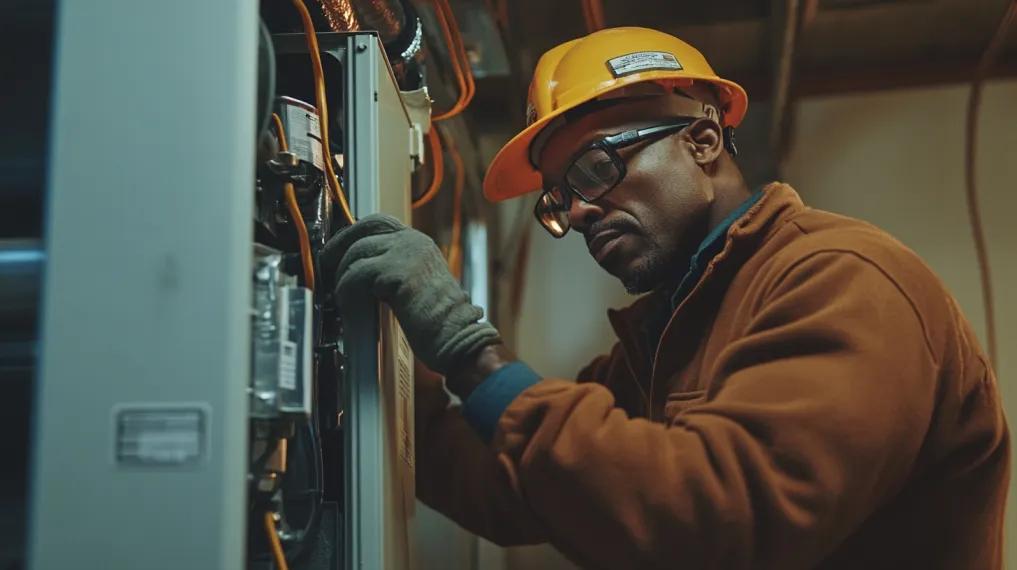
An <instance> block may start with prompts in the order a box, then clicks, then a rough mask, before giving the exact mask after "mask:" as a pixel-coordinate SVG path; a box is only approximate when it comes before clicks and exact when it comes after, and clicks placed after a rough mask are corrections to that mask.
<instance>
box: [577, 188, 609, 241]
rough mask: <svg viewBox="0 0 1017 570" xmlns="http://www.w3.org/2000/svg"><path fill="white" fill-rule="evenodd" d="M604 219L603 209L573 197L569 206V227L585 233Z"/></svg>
mask: <svg viewBox="0 0 1017 570" xmlns="http://www.w3.org/2000/svg"><path fill="white" fill-rule="evenodd" d="M603 217H604V208H603V207H601V206H600V205H598V204H594V203H590V202H584V201H582V200H580V199H579V198H577V197H575V196H573V198H572V203H571V204H569V225H571V226H572V229H574V230H576V231H578V232H581V233H586V229H587V228H589V227H590V225H591V224H593V223H594V222H596V221H598V220H600V219H602V218H603Z"/></svg>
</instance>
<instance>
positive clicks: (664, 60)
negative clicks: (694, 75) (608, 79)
mask: <svg viewBox="0 0 1017 570" xmlns="http://www.w3.org/2000/svg"><path fill="white" fill-rule="evenodd" d="M607 66H608V67H609V68H610V69H611V73H613V74H614V76H615V77H621V76H623V75H629V74H630V73H638V72H640V71H649V70H665V71H676V70H681V69H683V68H682V64H681V63H679V62H678V58H676V57H675V56H674V55H673V54H670V53H667V52H664V51H637V52H636V53H630V54H628V55H622V56H618V57H615V58H612V59H609V60H607Z"/></svg>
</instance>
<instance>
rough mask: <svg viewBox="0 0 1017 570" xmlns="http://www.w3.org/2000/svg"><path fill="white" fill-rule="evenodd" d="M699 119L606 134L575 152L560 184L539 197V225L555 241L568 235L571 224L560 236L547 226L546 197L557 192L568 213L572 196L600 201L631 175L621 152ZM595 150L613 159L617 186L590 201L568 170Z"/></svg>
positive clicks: (678, 129)
mask: <svg viewBox="0 0 1017 570" xmlns="http://www.w3.org/2000/svg"><path fill="white" fill-rule="evenodd" d="M697 120H699V117H683V118H681V119H673V120H670V121H667V122H665V123H659V124H656V125H653V126H649V127H643V128H641V129H631V130H628V131H624V132H621V133H617V134H614V135H607V136H605V137H602V138H600V139H598V140H596V141H594V142H592V143H590V144H589V145H587V146H586V147H584V148H582V149H580V150H579V151H577V152H576V153H574V154H573V155H572V157H571V158H569V162H568V168H566V169H565V174H564V176H563V177H562V181H561V184H558V185H555V186H553V187H551V188H545V189H544V190H543V191H541V193H540V196H539V197H538V198H537V203H536V204H534V206H533V215H534V217H536V218H537V222H538V223H540V225H541V226H542V227H543V228H544V229H545V230H547V232H548V233H549V234H551V235H552V236H554V237H556V238H561V237H564V236H565V234H567V233H568V231H569V228H570V227H571V224H569V227H566V228H565V231H563V232H561V234H560V235H559V234H558V233H556V232H555V231H553V230H551V228H549V227H548V224H547V223H546V222H545V220H544V218H543V217H542V216H541V213H542V212H547V213H551V212H552V210H546V209H542V208H541V203H542V202H543V201H544V197H545V196H546V195H549V194H551V193H552V192H554V191H555V190H556V189H557V190H558V191H559V193H560V194H561V197H562V204H561V206H560V209H561V210H566V211H567V210H568V209H569V208H570V207H571V204H572V200H571V195H572V194H574V195H575V196H577V197H578V198H579V199H580V200H582V201H583V202H587V203H591V202H594V201H596V200H599V199H600V198H603V197H604V196H606V195H607V194H608V193H609V192H611V191H612V190H614V189H615V188H617V187H618V185H619V184H621V181H622V180H624V179H625V176H626V175H627V174H628V167H626V165H625V161H624V160H623V159H622V157H621V156H619V155H618V149H622V148H625V147H629V146H632V145H634V144H637V143H640V142H643V141H645V140H648V139H650V138H652V137H655V136H664V135H668V134H671V133H676V132H679V131H681V130H682V129H685V128H687V127H688V126H690V125H691V124H692V123H695V122H696V121H697ZM593 150H601V151H603V152H604V153H605V154H606V155H607V156H608V158H610V159H611V162H612V164H613V165H614V167H615V169H617V171H618V177H617V178H616V179H615V181H614V183H613V184H611V186H610V187H608V188H607V189H605V190H604V191H603V192H601V193H600V194H599V195H597V196H594V197H592V198H591V197H587V196H586V195H584V194H583V193H582V192H581V191H580V190H579V189H577V188H576V187H575V186H573V185H572V183H571V182H569V171H571V170H572V168H573V167H574V166H575V164H576V162H577V161H578V160H579V159H580V158H581V157H582V156H583V155H585V154H586V153H588V152H590V151H593ZM562 187H564V189H566V190H567V192H562V191H561V190H560V188H562Z"/></svg>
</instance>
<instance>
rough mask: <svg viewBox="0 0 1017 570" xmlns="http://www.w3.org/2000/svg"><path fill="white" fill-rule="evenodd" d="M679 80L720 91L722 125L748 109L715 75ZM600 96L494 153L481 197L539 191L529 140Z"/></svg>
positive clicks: (735, 88)
mask: <svg viewBox="0 0 1017 570" xmlns="http://www.w3.org/2000/svg"><path fill="white" fill-rule="evenodd" d="M672 77H673V74H665V73H658V72H647V73H641V74H638V75H637V76H634V77H630V78H628V79H629V80H628V81H626V82H625V83H626V84H627V85H631V84H633V83H637V82H642V81H656V80H661V79H669V78H672ZM683 78H687V79H692V80H693V81H703V82H706V83H710V84H713V85H714V86H716V87H718V88H719V89H720V90H721V91H722V92H723V93H722V95H723V97H722V99H723V101H722V102H723V103H724V106H725V108H724V125H723V126H731V127H737V126H738V124H740V123H741V121H742V119H743V118H744V117H745V112H746V110H747V107H748V96H747V95H746V93H745V90H744V89H742V87H741V86H740V85H738V84H737V83H734V82H733V81H728V80H726V79H721V78H719V77H716V76H705V75H704V76H700V75H693V74H685V75H683ZM607 91H610V90H605V92H607ZM602 94H603V93H594V94H592V96H591V97H590V98H589V99H586V100H585V101H581V102H579V103H577V104H574V105H571V106H563V107H560V108H558V109H555V110H554V111H552V112H551V113H549V114H547V115H546V116H544V117H540V118H539V119H538V120H537V121H535V122H534V123H533V124H531V125H529V126H528V127H526V128H525V129H523V130H522V132H520V133H519V134H517V135H516V136H514V137H513V138H512V139H511V140H509V142H508V143H506V144H505V146H503V147H502V148H501V150H500V151H498V154H496V155H495V157H494V159H493V160H492V161H491V165H490V166H489V167H488V169H487V174H486V175H485V176H484V197H485V198H487V199H488V200H490V201H492V202H501V201H502V200H508V199H509V198H515V197H517V196H522V195H523V194H528V193H530V192H536V191H537V190H540V189H541V183H542V180H541V174H540V171H538V170H537V169H536V168H534V167H533V164H531V162H530V145H531V144H532V143H533V139H534V138H536V136H537V135H538V134H539V133H540V132H541V131H542V130H543V129H544V128H545V127H547V126H548V124H550V123H551V122H552V121H554V120H555V119H556V118H558V117H560V116H561V115H563V114H565V113H567V112H568V111H570V110H572V109H574V108H576V107H578V106H580V105H582V104H584V103H586V102H588V101H591V100H593V99H594V98H595V97H596V96H597V95H602Z"/></svg>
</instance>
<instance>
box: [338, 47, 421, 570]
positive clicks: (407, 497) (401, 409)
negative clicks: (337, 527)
mask: <svg viewBox="0 0 1017 570" xmlns="http://www.w3.org/2000/svg"><path fill="white" fill-rule="evenodd" d="M337 37H338V38H339V39H340V40H341V42H342V43H344V44H345V46H344V49H343V53H344V54H345V57H344V63H345V65H344V74H345V85H346V101H347V105H346V108H345V109H344V113H345V114H344V120H345V126H346V128H345V131H344V140H345V145H344V148H345V149H347V151H346V152H347V156H346V157H345V162H346V165H347V185H348V190H349V192H350V196H351V202H352V204H351V207H352V208H353V210H354V214H355V215H356V216H357V217H363V216H366V215H368V214H372V213H376V212H384V213H386V214H390V215H393V216H395V217H397V218H400V219H401V220H403V221H404V222H406V223H407V224H408V223H409V222H410V174H411V171H412V160H411V157H410V154H411V126H410V120H409V117H408V115H407V113H406V110H405V107H404V106H403V103H402V99H401V98H400V95H399V91H398V88H397V87H396V82H395V79H394V77H393V75H392V71H391V68H390V67H389V65H388V61H387V60H386V58H385V55H384V50H383V49H382V47H381V43H380V42H379V41H378V38H377V37H376V36H375V35H373V34H349V35H338V36H337ZM345 330H346V334H345V339H344V349H345V352H346V354H347V357H348V381H347V383H346V389H347V402H348V405H347V416H348V417H347V418H346V420H345V421H344V431H345V433H346V439H345V443H346V449H345V460H346V473H347V488H346V502H345V505H346V506H345V509H346V513H345V517H346V520H347V521H349V523H348V524H347V525H346V536H345V552H344V554H345V557H346V567H347V568H351V569H352V568H357V569H360V568H364V569H367V568H384V569H400V570H402V569H407V570H408V569H409V568H410V565H411V560H412V558H413V554H412V541H411V538H410V530H409V529H410V526H409V525H410V522H411V520H412V516H413V508H414V504H415V501H416V499H415V493H414V486H413V476H414V474H413V462H414V453H413V431H412V430H413V355H412V353H411V352H410V349H409V346H408V345H407V344H406V340H405V337H404V336H403V333H402V331H401V330H400V329H399V325H398V324H397V323H396V321H395V319H394V318H393V317H392V315H391V313H390V312H389V311H388V310H387V309H384V308H381V309H379V307H378V306H377V305H374V306H362V307H360V308H359V309H358V311H357V312H356V313H353V314H349V315H348V316H347V322H346V326H345ZM368 331H373V334H367V333H368Z"/></svg>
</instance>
